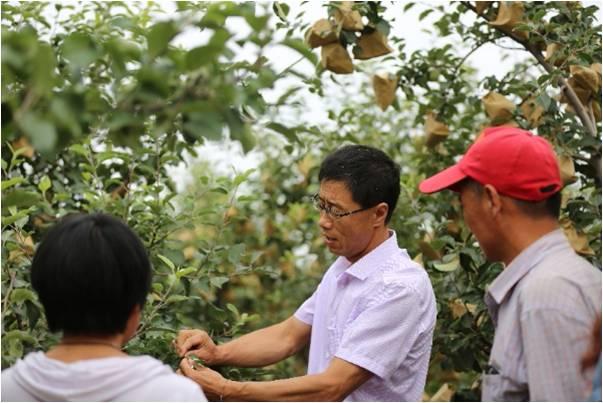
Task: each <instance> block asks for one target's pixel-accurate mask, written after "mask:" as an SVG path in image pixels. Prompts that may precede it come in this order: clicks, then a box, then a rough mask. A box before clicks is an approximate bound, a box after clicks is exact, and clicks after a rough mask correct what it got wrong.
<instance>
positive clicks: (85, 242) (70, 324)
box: [31, 213, 151, 335]
mask: <svg viewBox="0 0 603 403" xmlns="http://www.w3.org/2000/svg"><path fill="white" fill-rule="evenodd" d="M31 283H32V286H33V288H34V290H35V291H36V292H37V293H38V296H39V297H40V302H41V303H42V305H43V306H44V310H45V312H46V319H47V321H48V327H49V328H50V330H51V331H53V332H56V331H63V332H64V333H65V334H72V335H85V334H98V335H112V334H116V333H121V332H123V331H124V330H125V327H126V324H127V321H128V317H129V315H130V314H131V313H132V309H133V308H134V307H135V306H136V305H139V306H140V307H141V308H142V307H143V306H144V302H145V299H146V296H147V294H148V292H149V288H150V284H151V263H150V261H149V257H148V255H147V252H146V250H145V247H144V245H143V244H142V242H141V240H140V239H139V238H138V236H137V235H136V234H135V233H134V232H133V231H132V230H131V229H130V228H129V227H128V226H127V225H126V224H124V223H123V222H121V221H120V220H119V219H117V218H115V217H112V216H110V215H107V214H101V213H96V214H74V215H68V216H66V217H64V218H63V219H61V220H60V221H59V222H58V223H57V224H56V225H55V226H54V227H53V228H51V229H50V230H49V231H48V233H47V234H46V236H45V237H44V240H43V241H42V242H41V244H40V246H39V247H38V249H37V251H36V254H35V256H34V259H33V263H32V266H31Z"/></svg>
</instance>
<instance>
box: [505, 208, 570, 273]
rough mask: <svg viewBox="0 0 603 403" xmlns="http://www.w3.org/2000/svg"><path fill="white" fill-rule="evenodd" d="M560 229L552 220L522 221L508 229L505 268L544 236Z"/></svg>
mask: <svg viewBox="0 0 603 403" xmlns="http://www.w3.org/2000/svg"><path fill="white" fill-rule="evenodd" d="M558 228H559V225H558V223H557V221H555V220H552V219H542V220H533V219H530V220H521V222H519V221H518V222H515V223H514V224H513V225H512V226H509V227H508V230H507V231H506V234H505V235H504V240H503V241H504V244H505V245H506V248H505V251H504V252H503V255H504V256H503V257H502V259H501V260H502V261H503V262H504V263H505V266H509V264H511V262H512V261H513V260H514V259H515V258H516V257H517V256H518V255H519V254H520V253H521V252H523V251H524V250H526V249H527V248H529V247H530V245H532V244H533V243H534V242H536V241H538V240H539V239H540V238H542V237H543V236H545V235H547V234H549V233H550V232H552V231H555V230H556V229H558Z"/></svg>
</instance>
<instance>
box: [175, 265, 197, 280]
mask: <svg viewBox="0 0 603 403" xmlns="http://www.w3.org/2000/svg"><path fill="white" fill-rule="evenodd" d="M196 271H197V268H196V267H192V266H189V267H185V268H183V269H180V270H178V271H177V272H176V277H178V278H181V277H185V276H188V275H189V274H191V273H195V272H196Z"/></svg>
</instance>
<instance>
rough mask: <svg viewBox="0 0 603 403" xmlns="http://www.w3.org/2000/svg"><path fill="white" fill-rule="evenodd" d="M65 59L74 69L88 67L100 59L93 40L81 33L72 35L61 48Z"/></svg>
mask: <svg viewBox="0 0 603 403" xmlns="http://www.w3.org/2000/svg"><path fill="white" fill-rule="evenodd" d="M61 50H62V53H63V57H64V58H65V59H67V61H68V62H69V63H70V65H71V67H72V68H74V69H79V68H84V67H87V66H88V65H89V64H90V63H92V62H93V61H95V60H96V59H97V58H98V50H97V48H96V45H95V43H94V41H93V40H92V38H91V37H90V36H89V35H88V34H86V33H84V32H81V31H78V32H74V33H72V34H70V35H69V36H68V37H67V38H65V41H63V45H62V46H61Z"/></svg>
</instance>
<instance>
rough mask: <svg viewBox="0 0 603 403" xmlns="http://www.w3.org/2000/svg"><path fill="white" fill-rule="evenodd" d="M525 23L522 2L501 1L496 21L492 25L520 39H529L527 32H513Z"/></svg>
mask: <svg viewBox="0 0 603 403" xmlns="http://www.w3.org/2000/svg"><path fill="white" fill-rule="evenodd" d="M522 22H523V3H522V2H520V1H501V2H500V5H499V6H498V14H497V16H496V20H494V21H491V22H490V25H492V26H494V27H497V28H500V29H501V30H502V31H504V32H506V33H508V34H511V35H515V36H517V37H518V38H520V39H523V40H526V39H528V33H527V32H526V31H513V29H514V28H515V27H516V26H517V25H519V24H520V23H522Z"/></svg>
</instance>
